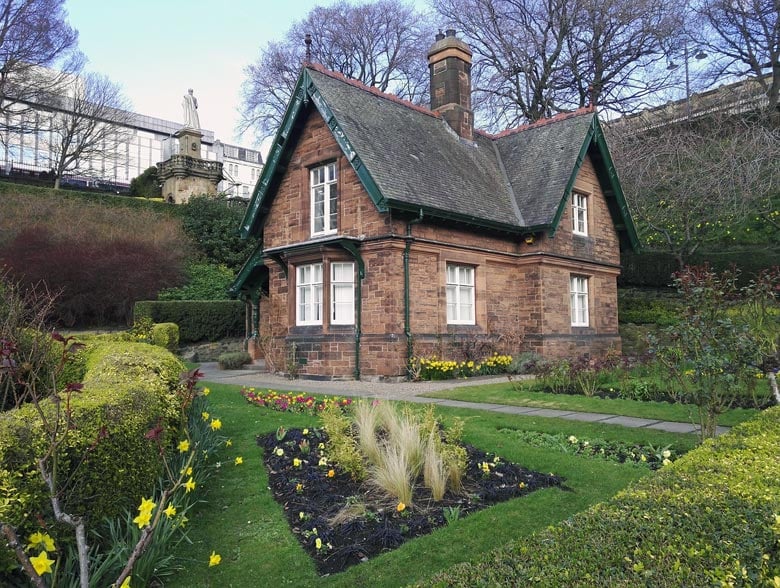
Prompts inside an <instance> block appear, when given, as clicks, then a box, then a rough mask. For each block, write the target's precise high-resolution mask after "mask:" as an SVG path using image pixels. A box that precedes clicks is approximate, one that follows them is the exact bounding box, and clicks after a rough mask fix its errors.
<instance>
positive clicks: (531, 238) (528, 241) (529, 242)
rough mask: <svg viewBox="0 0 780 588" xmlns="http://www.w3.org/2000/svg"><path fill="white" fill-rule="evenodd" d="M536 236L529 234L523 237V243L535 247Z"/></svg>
mask: <svg viewBox="0 0 780 588" xmlns="http://www.w3.org/2000/svg"><path fill="white" fill-rule="evenodd" d="M534 240H535V239H534V236H533V235H532V234H530V233H529V234H528V235H526V236H525V237H523V241H525V244H526V245H533V244H534Z"/></svg>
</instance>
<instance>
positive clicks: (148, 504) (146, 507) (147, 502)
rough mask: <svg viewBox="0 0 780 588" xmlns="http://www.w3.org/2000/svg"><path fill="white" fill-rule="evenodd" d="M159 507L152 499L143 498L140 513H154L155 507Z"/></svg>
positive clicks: (139, 508)
mask: <svg viewBox="0 0 780 588" xmlns="http://www.w3.org/2000/svg"><path fill="white" fill-rule="evenodd" d="M155 506H157V505H156V504H155V503H154V501H153V500H152V499H151V498H142V499H141V506H139V507H138V512H140V513H147V512H149V513H150V512H152V511H153V510H154V507H155Z"/></svg>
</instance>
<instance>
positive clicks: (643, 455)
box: [639, 453, 647, 461]
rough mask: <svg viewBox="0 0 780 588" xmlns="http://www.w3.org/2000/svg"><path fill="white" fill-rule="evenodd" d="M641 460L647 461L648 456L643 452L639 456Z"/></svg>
mask: <svg viewBox="0 0 780 588" xmlns="http://www.w3.org/2000/svg"><path fill="white" fill-rule="evenodd" d="M639 460H640V461H647V458H646V457H645V454H644V453H643V454H642V455H640V456H639Z"/></svg>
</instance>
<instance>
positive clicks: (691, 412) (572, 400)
mask: <svg viewBox="0 0 780 588" xmlns="http://www.w3.org/2000/svg"><path fill="white" fill-rule="evenodd" d="M425 396H428V397H430V398H447V399H449V400H462V401H464V402H486V403H490V404H507V405H510V406H531V407H535V408H554V409H558V410H576V411H580V412H602V413H606V414H617V415H621V416H632V417H640V418H646V419H656V420H660V421H672V422H679V423H697V422H698V415H697V412H696V407H695V406H692V405H685V404H670V403H668V402H639V401H636V400H623V399H603V398H597V397H593V398H587V397H585V396H575V395H571V394H550V393H547V392H534V391H532V390H525V389H523V390H520V391H516V390H514V389H513V388H512V385H511V384H509V383H508V382H507V383H506V384H487V385H484V386H466V387H463V388H451V389H449V390H441V391H438V392H430V393H428V394H425ZM756 414H758V411H757V410H751V409H743V408H737V409H732V410H729V411H728V412H726V413H725V414H723V415H721V417H720V420H719V424H721V425H725V426H729V427H731V426H734V425H736V424H738V423H741V422H743V421H746V420H748V419H750V418H752V417H753V416H755V415H756Z"/></svg>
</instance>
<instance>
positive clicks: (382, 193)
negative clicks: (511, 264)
mask: <svg viewBox="0 0 780 588" xmlns="http://www.w3.org/2000/svg"><path fill="white" fill-rule="evenodd" d="M311 108H316V109H317V110H318V111H319V112H320V114H321V115H322V116H323V118H324V119H325V121H326V122H327V123H328V125H329V127H330V128H331V131H332V132H333V134H334V137H335V138H336V140H337V142H339V145H340V146H341V148H342V151H344V153H345V155H346V156H347V159H348V160H349V161H350V163H351V164H352V166H353V168H355V171H356V172H357V174H358V177H359V178H360V179H361V181H362V182H363V185H364V186H365V188H366V190H367V192H368V193H369V195H370V196H371V198H372V199H373V200H374V202H375V204H376V205H377V207H378V208H379V210H382V211H384V210H387V209H389V208H395V209H400V210H408V211H412V212H416V211H418V210H421V209H422V210H423V211H424V212H425V214H426V216H433V217H439V218H445V219H452V220H456V221H460V222H465V223H468V224H472V225H475V226H478V227H486V228H488V227H489V228H494V229H499V230H505V231H509V232H513V233H514V232H517V233H523V232H528V231H529V230H534V231H535V230H546V229H549V230H550V231H551V232H554V230H555V228H556V224H557V222H558V221H559V219H560V215H561V213H562V207H563V204H564V202H565V199H566V197H567V196H568V192H569V190H571V187H572V184H573V181H574V178H575V176H576V174H577V172H578V171H579V167H580V165H581V163H582V160H583V158H584V156H585V155H586V153H591V154H592V155H594V156H595V157H594V163H595V164H596V166H597V168H598V169H597V173H598V175H599V177H600V179H601V180H602V183H604V182H606V183H607V184H609V185H608V186H607V189H606V190H605V192H606V194H607V196H608V197H609V198H613V197H614V200H616V202H613V203H612V204H611V205H610V210H611V211H612V214H613V217H614V220H615V224H616V226H618V227H619V229H620V230H622V231H623V232H624V233H625V232H626V231H628V235H627V236H628V241H629V242H630V244H631V245H634V246H636V234H635V231H634V229H633V224H632V223H631V219H630V216H629V215H628V209H627V207H626V205H625V200H624V199H623V195H622V191H621V190H620V185H619V182H618V181H617V176H616V175H615V173H614V168H613V167H612V163H611V159H610V158H609V154H608V150H607V148H606V143H605V142H604V138H603V134H602V133H601V129H600V125H599V122H598V117H597V115H596V113H595V112H594V111H593V110H592V109H581V110H579V111H576V112H573V113H567V114H564V115H559V116H558V117H554V118H552V119H548V120H544V121H540V122H539V123H536V124H533V125H527V126H525V127H520V128H518V129H515V130H513V131H509V132H505V133H502V134H500V135H488V134H485V133H480V132H477V133H475V140H474V141H473V142H470V141H466V140H464V139H461V138H460V137H458V136H457V135H456V134H455V132H454V131H453V130H452V129H451V128H450V127H449V125H448V124H447V123H446V122H445V121H444V119H443V118H441V117H440V116H439V115H438V114H437V113H434V112H431V111H430V110H427V109H424V108H421V107H418V106H414V105H412V104H410V103H407V102H404V101H402V100H400V99H398V98H396V97H392V96H389V95H387V94H383V93H381V92H379V91H378V90H376V89H375V88H369V87H366V86H364V85H362V84H360V83H359V82H356V81H354V80H348V79H346V78H344V77H343V76H341V75H340V74H335V73H333V72H329V71H327V70H324V69H323V68H321V67H319V66H308V67H306V68H304V70H303V72H302V74H301V77H300V79H299V82H298V86H297V87H296V93H295V94H294V96H293V99H292V100H291V102H290V105H289V106H288V111H287V113H286V115H285V121H284V122H283V124H282V128H281V129H280V131H279V134H278V135H277V138H276V140H275V143H274V147H272V150H271V153H270V154H269V156H268V161H267V165H266V168H265V169H264V171H263V175H262V176H261V178H260V180H259V181H258V184H257V187H256V188H255V192H254V194H253V196H252V200H251V202H250V205H249V208H248V210H247V214H246V217H245V219H244V222H243V223H242V229H241V230H242V234H243V235H245V236H246V235H248V234H249V233H250V232H253V231H257V230H258V228H259V226H260V224H261V223H262V217H263V216H264V211H267V210H268V208H269V206H270V201H269V199H270V198H273V195H274V185H275V183H276V182H278V178H276V179H275V175H274V174H281V173H283V169H284V167H285V164H286V161H287V160H288V159H289V156H290V155H291V151H292V149H293V148H294V143H295V141H294V140H290V139H291V138H294V137H293V136H294V133H295V128H296V126H295V125H296V121H298V123H297V124H299V125H300V124H302V122H300V121H299V119H302V118H305V117H304V116H302V114H301V113H304V114H305V112H307V109H311ZM277 165H278V167H279V170H281V171H275V170H276V167H277ZM624 236H625V234H624Z"/></svg>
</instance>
